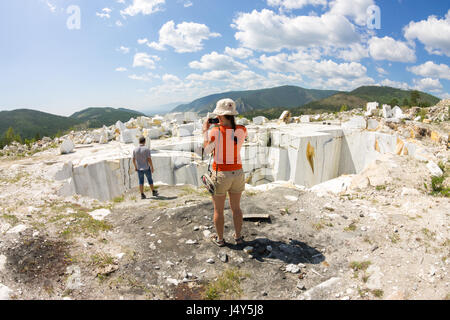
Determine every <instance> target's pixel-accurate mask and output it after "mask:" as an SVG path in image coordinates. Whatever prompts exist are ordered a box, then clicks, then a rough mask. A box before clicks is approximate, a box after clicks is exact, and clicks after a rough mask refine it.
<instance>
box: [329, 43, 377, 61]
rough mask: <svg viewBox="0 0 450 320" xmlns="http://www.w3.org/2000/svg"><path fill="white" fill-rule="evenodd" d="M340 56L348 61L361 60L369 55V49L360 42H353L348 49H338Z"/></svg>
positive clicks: (338, 55)
mask: <svg viewBox="0 0 450 320" xmlns="http://www.w3.org/2000/svg"><path fill="white" fill-rule="evenodd" d="M336 56H337V57H338V58H341V59H343V60H346V61H359V60H361V59H364V58H367V57H369V49H368V48H366V47H364V46H363V45H361V44H359V43H355V44H351V45H350V46H349V48H348V49H343V50H340V51H338V53H337V55H336Z"/></svg>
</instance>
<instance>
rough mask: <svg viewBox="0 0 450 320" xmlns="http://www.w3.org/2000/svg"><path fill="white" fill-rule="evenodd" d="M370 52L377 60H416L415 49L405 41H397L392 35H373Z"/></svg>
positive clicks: (370, 41)
mask: <svg viewBox="0 0 450 320" xmlns="http://www.w3.org/2000/svg"><path fill="white" fill-rule="evenodd" d="M369 52H370V55H371V56H372V58H374V59H375V60H389V61H396V62H415V61H416V54H415V51H414V49H411V48H410V47H408V45H407V44H406V43H405V42H402V41H396V40H394V39H392V38H391V37H384V38H378V37H373V38H372V39H370V40H369Z"/></svg>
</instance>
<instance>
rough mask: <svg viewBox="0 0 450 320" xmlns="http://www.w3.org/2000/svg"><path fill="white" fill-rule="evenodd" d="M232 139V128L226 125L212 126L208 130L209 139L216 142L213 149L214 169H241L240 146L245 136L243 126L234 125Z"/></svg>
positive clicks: (245, 130)
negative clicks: (235, 139)
mask: <svg viewBox="0 0 450 320" xmlns="http://www.w3.org/2000/svg"><path fill="white" fill-rule="evenodd" d="M234 137H236V138H237V143H235V141H234V139H233V129H232V128H231V127H228V126H220V127H214V128H212V129H211V130H210V131H209V141H211V142H216V141H217V143H216V146H215V149H214V163H213V170H214V171H216V170H217V171H235V170H240V169H242V160H241V148H242V145H243V144H244V140H245V137H247V129H246V128H245V127H244V126H236V130H235V131H234Z"/></svg>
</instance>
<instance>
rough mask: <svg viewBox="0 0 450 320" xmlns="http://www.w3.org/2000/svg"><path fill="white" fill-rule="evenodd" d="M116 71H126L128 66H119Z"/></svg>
mask: <svg viewBox="0 0 450 320" xmlns="http://www.w3.org/2000/svg"><path fill="white" fill-rule="evenodd" d="M116 71H117V72H125V71H127V68H124V67H119V68H116Z"/></svg>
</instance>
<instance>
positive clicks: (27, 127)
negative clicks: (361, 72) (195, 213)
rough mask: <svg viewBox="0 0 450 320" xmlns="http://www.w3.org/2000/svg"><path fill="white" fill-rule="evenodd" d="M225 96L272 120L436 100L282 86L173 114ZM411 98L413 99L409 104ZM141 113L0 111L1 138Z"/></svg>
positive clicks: (376, 90)
mask: <svg viewBox="0 0 450 320" xmlns="http://www.w3.org/2000/svg"><path fill="white" fill-rule="evenodd" d="M223 98H231V99H233V100H234V101H236V105H237V109H238V111H239V113H240V114H241V115H243V116H246V117H248V118H251V117H252V116H257V115H264V116H267V117H268V118H271V119H273V118H277V117H279V115H280V114H281V113H282V112H283V111H284V110H286V109H290V110H291V112H292V114H293V115H300V114H304V113H306V112H311V113H313V112H322V111H328V112H330V111H332V112H333V111H339V110H340V109H341V108H342V106H344V105H345V106H346V108H347V109H353V108H358V107H363V108H364V107H365V106H366V103H367V102H370V101H377V102H379V103H380V104H384V103H386V104H394V103H395V104H398V105H400V106H410V105H419V106H430V105H435V104H436V103H438V102H439V100H440V99H439V98H437V97H434V96H432V95H429V94H427V93H424V92H420V91H408V90H401V89H395V88H391V87H379V86H365V87H360V88H358V89H356V90H353V91H350V92H344V91H336V90H315V89H305V88H301V87H296V86H282V87H276V88H270V89H261V90H249V91H233V92H225V93H219V94H214V95H209V96H207V97H203V98H200V99H197V100H194V101H192V102H191V103H187V104H181V105H178V106H177V107H176V108H175V109H173V110H172V112H186V111H194V112H198V113H199V114H200V115H204V114H206V113H207V112H211V111H213V110H214V108H215V105H216V102H217V101H218V100H220V99H223ZM413 99H414V100H415V101H413V103H411V100H413ZM173 106H174V105H173V104H168V105H165V106H163V107H164V108H163V110H166V112H168V110H170V108H169V107H173ZM146 114H149V113H147V112H146ZM143 115H144V113H142V112H139V111H135V110H130V109H124V108H119V109H114V108H87V109H84V110H82V111H79V112H76V113H74V114H72V115H71V116H69V117H63V116H57V115H53V114H50V113H46V112H41V111H35V110H29V109H18V110H13V111H0V139H1V138H2V137H3V136H4V134H5V132H6V131H7V130H8V128H9V127H12V128H13V129H14V132H15V133H16V134H19V135H20V136H21V138H22V139H32V138H35V137H36V136H40V137H42V136H55V135H57V134H63V133H64V132H67V131H69V130H73V129H75V130H80V129H87V128H100V127H102V126H103V125H106V126H109V125H112V124H114V123H115V122H117V121H118V120H120V121H122V122H125V121H128V120H129V119H130V118H136V117H139V116H143Z"/></svg>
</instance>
